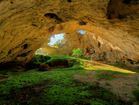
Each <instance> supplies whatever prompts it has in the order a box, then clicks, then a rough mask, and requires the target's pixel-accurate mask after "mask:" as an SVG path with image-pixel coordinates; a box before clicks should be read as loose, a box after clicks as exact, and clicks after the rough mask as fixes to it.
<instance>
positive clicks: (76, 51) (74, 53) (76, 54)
mask: <svg viewBox="0 0 139 105" xmlns="http://www.w3.org/2000/svg"><path fill="white" fill-rule="evenodd" d="M72 56H74V57H82V56H83V52H82V50H81V49H80V48H77V49H73V50H72Z"/></svg>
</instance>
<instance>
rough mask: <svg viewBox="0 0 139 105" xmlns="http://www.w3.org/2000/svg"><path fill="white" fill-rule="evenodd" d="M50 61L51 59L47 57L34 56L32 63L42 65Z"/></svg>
mask: <svg viewBox="0 0 139 105" xmlns="http://www.w3.org/2000/svg"><path fill="white" fill-rule="evenodd" d="M50 59H51V57H49V56H44V55H35V57H34V58H33V63H34V64H42V63H46V62H47V61H48V60H50Z"/></svg>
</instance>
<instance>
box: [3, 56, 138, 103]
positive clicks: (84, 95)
mask: <svg viewBox="0 0 139 105" xmlns="http://www.w3.org/2000/svg"><path fill="white" fill-rule="evenodd" d="M56 59H68V60H69V59H70V60H73V61H74V64H73V65H72V66H71V67H64V68H59V67H58V68H52V69H50V70H48V71H39V70H38V69H37V68H35V69H29V70H26V71H22V70H21V71H20V70H19V71H20V72H13V71H11V70H10V69H7V70H1V71H0V77H1V78H0V105H132V104H135V103H136V104H137V100H138V98H139V95H138V93H139V92H138V91H137V89H135V91H134V92H133V94H134V95H135V96H136V97H135V99H131V100H130V101H126V100H124V99H122V97H120V96H118V95H116V94H115V93H113V92H112V91H110V90H109V89H107V88H104V87H103V86H101V85H100V83H99V82H100V81H114V80H116V79H119V78H126V77H127V76H130V75H134V74H136V73H135V72H133V71H130V70H127V69H122V68H118V67H113V66H109V65H106V64H101V63H97V62H93V61H90V60H85V59H79V58H74V57H68V56H52V57H51V59H49V60H48V62H53V61H55V60H56ZM41 63H42V62H41ZM2 77H3V78H2ZM137 82H138V81H137ZM106 85H110V84H106Z"/></svg>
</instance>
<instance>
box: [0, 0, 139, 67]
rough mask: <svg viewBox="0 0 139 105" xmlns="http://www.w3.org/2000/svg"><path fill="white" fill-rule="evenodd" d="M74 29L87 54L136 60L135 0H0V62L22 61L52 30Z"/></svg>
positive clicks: (138, 23) (138, 6)
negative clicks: (84, 33) (81, 34)
mask: <svg viewBox="0 0 139 105" xmlns="http://www.w3.org/2000/svg"><path fill="white" fill-rule="evenodd" d="M78 29H84V30H86V31H87V35H85V36H83V38H81V40H80V41H79V39H78V38H77V39H78V43H79V46H80V47H82V48H84V50H85V49H89V50H90V54H91V55H90V56H91V57H92V58H94V59H97V60H102V59H103V60H105V61H110V62H115V61H121V60H122V61H123V62H125V63H126V62H128V63H126V64H131V65H133V64H134V65H138V64H139V2H138V0H87V1H85V0H0V63H1V64H2V63H6V62H11V61H17V62H22V63H24V64H25V63H27V62H28V61H30V60H31V58H32V56H33V55H34V52H35V51H36V50H37V49H38V48H40V47H41V46H42V45H43V44H44V42H45V43H47V41H46V40H47V39H48V38H49V37H50V36H51V35H52V34H55V33H59V32H65V33H66V34H69V39H74V38H75V37H74V36H73V35H70V34H74V32H76V31H77V30H78ZM75 35H77V34H75ZM70 36H71V37H70ZM77 39H75V40H77ZM69 42H70V41H69ZM75 42H77V41H75ZM75 42H74V43H71V44H73V45H76V44H75ZM83 46H84V47H83ZM94 52H95V54H94Z"/></svg>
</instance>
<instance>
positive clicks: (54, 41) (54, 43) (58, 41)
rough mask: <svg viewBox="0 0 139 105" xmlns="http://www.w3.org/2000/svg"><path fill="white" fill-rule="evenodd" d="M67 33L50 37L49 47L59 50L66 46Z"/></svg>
mask: <svg viewBox="0 0 139 105" xmlns="http://www.w3.org/2000/svg"><path fill="white" fill-rule="evenodd" d="M64 35H65V33H59V34H54V35H52V36H51V37H50V39H49V43H48V45H49V46H51V47H55V48H59V47H62V45H63V44H64Z"/></svg>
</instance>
